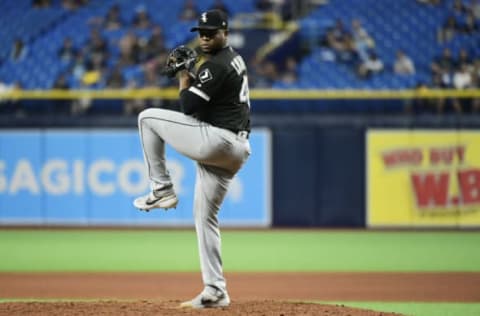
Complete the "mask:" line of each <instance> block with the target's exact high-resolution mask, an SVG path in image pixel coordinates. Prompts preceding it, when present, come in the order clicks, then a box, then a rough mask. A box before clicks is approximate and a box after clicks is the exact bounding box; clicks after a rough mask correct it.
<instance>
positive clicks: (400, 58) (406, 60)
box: [393, 50, 415, 75]
mask: <svg viewBox="0 0 480 316" xmlns="http://www.w3.org/2000/svg"><path fill="white" fill-rule="evenodd" d="M393 72H394V73H395V74H397V75H414V74H415V65H414V63H413V61H412V59H411V58H410V57H408V56H407V55H406V54H405V52H403V51H402V50H398V51H397V55H396V59H395V62H394V64H393Z"/></svg>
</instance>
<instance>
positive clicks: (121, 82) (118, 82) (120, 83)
mask: <svg viewBox="0 0 480 316" xmlns="http://www.w3.org/2000/svg"><path fill="white" fill-rule="evenodd" d="M124 86H125V78H124V77H123V74H122V68H121V67H120V65H119V64H117V65H115V67H113V69H112V71H111V72H110V75H109V76H108V78H107V88H110V89H122V88H123V87H124Z"/></svg>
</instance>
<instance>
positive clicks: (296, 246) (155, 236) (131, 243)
mask: <svg viewBox="0 0 480 316" xmlns="http://www.w3.org/2000/svg"><path fill="white" fill-rule="evenodd" d="M222 241H223V257H224V266H225V269H226V270H227V271H230V272H234V271H275V272H282V271H352V272H361V271H385V272H388V271H392V272H393V271H395V272H399V271H402V272H409V271H411V272H414V271H417V272H418V271H420V272H425V271H435V272H454V271H469V272H478V271H480V251H478V250H479V249H480V248H479V245H480V232H478V231H464V232H453V231H448V232H426V231H425V232H383V231H322V230H265V231H263V230H259V231H235V230H224V231H223V232H222ZM0 253H1V254H2V256H1V258H2V260H0V272H32V271H36V272H51V271H139V272H140V271H198V269H199V263H198V256H197V249H196V238H195V233H194V231H193V229H192V230H11V229H7V230H0ZM251 258H255V260H251ZM343 304H345V305H349V306H355V307H365V308H370V309H375V310H386V311H397V312H401V313H405V314H409V315H421V316H422V315H425V316H434V315H435V316H438V315H480V302H479V304H458V303H442V304H437V303H435V304H432V303H408V302H406V303H405V304H400V303H376V302H343Z"/></svg>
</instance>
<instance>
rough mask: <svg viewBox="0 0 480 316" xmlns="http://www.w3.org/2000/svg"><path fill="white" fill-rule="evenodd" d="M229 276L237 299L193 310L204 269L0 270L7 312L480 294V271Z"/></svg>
mask: <svg viewBox="0 0 480 316" xmlns="http://www.w3.org/2000/svg"><path fill="white" fill-rule="evenodd" d="M226 277H227V282H228V287H229V293H230V296H231V298H232V305H231V306H230V307H229V308H226V309H215V310H201V311H193V310H189V309H179V308H178V305H179V303H180V302H181V301H182V300H187V299H190V298H192V297H194V296H195V295H196V294H198V292H200V291H201V289H202V284H201V280H200V274H199V273H48V274H45V273H0V297H1V298H7V299H21V300H22V301H21V302H14V301H13V302H6V303H2V304H0V315H265V316H271V315H277V316H279V315H285V316H286V315H332V316H333V315H351V316H356V315H399V314H395V313H388V312H386V311H383V312H378V311H370V310H364V309H355V308H349V307H345V306H341V305H323V304H309V303H308V301H313V300H315V301H376V302H379V301H388V302H392V301H399V302H414V301H418V302H479V301H480V273H463V272H462V273H304V272H299V273H293V272H292V273H227V274H226ZM28 300H31V301H28ZM42 300H45V301H42Z"/></svg>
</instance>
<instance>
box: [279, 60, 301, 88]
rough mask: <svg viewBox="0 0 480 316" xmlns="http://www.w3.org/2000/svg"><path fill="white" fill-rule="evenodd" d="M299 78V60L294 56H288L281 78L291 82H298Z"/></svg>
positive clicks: (287, 82)
mask: <svg viewBox="0 0 480 316" xmlns="http://www.w3.org/2000/svg"><path fill="white" fill-rule="evenodd" d="M297 79H298V75H297V61H296V60H295V58H294V57H291V56H289V57H287V59H286V60H285V67H284V69H283V72H282V75H281V78H280V80H281V81H282V82H283V83H286V84H291V83H294V82H296V81H297Z"/></svg>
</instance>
